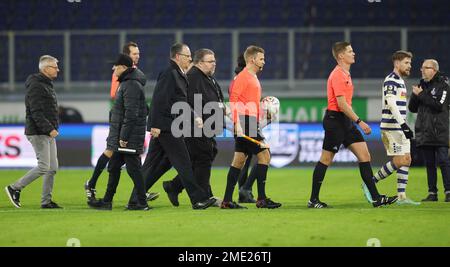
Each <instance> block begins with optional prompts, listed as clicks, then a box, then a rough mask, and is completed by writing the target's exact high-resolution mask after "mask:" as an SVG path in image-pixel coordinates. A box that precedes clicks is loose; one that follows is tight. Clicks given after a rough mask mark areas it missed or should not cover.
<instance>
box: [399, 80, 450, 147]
mask: <svg viewBox="0 0 450 267" xmlns="http://www.w3.org/2000/svg"><path fill="white" fill-rule="evenodd" d="M420 86H421V87H422V89H423V91H422V92H421V93H420V94H419V95H418V96H416V95H415V94H412V96H411V99H410V100H409V104H408V109H409V111H411V112H413V113H417V120H416V125H415V133H416V146H418V147H421V146H446V147H448V142H449V125H448V124H449V106H448V105H449V97H450V96H449V95H448V94H449V85H448V78H447V77H445V76H443V75H442V74H441V73H439V72H438V73H436V75H435V76H434V77H433V79H431V80H430V81H429V82H425V81H424V80H420Z"/></svg>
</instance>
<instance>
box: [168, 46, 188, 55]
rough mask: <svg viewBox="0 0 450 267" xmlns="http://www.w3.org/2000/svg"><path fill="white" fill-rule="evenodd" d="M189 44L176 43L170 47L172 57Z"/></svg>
mask: <svg viewBox="0 0 450 267" xmlns="http://www.w3.org/2000/svg"><path fill="white" fill-rule="evenodd" d="M184 46H187V45H186V44H183V43H175V44H173V45H172V46H171V47H170V58H175V57H176V55H177V54H179V53H180V52H181V50H183V47H184Z"/></svg>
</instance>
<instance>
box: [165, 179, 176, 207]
mask: <svg viewBox="0 0 450 267" xmlns="http://www.w3.org/2000/svg"><path fill="white" fill-rule="evenodd" d="M163 188H164V191H166V193H167V197H169V200H170V203H172V205H174V206H175V207H178V206H179V205H180V203H179V202H178V193H177V192H175V190H173V188H172V184H171V183H170V182H169V181H166V182H163Z"/></svg>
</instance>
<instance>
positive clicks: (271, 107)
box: [261, 96, 280, 117]
mask: <svg viewBox="0 0 450 267" xmlns="http://www.w3.org/2000/svg"><path fill="white" fill-rule="evenodd" d="M261 110H262V111H263V112H264V113H265V114H267V115H270V116H271V117H276V116H277V115H278V113H279V112H280V100H278V98H276V97H274V96H266V97H264V98H263V99H262V100H261Z"/></svg>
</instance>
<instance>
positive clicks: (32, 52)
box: [14, 35, 64, 81]
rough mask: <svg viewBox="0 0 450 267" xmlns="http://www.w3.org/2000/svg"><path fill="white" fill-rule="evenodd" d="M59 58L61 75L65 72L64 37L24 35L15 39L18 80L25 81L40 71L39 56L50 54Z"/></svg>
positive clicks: (16, 74)
mask: <svg viewBox="0 0 450 267" xmlns="http://www.w3.org/2000/svg"><path fill="white" fill-rule="evenodd" d="M48 51H51V55H52V56H54V57H56V58H58V60H59V63H58V65H59V66H60V73H59V75H61V76H63V75H64V74H63V73H64V68H63V66H64V44H63V37H62V36H60V35H59V36H58V35H48V36H40V35H24V36H16V39H15V56H14V57H15V76H16V81H25V79H26V78H27V77H28V75H30V74H31V73H36V72H38V71H39V69H38V62H39V57H40V56H42V55H44V54H50V53H49V52H48Z"/></svg>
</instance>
